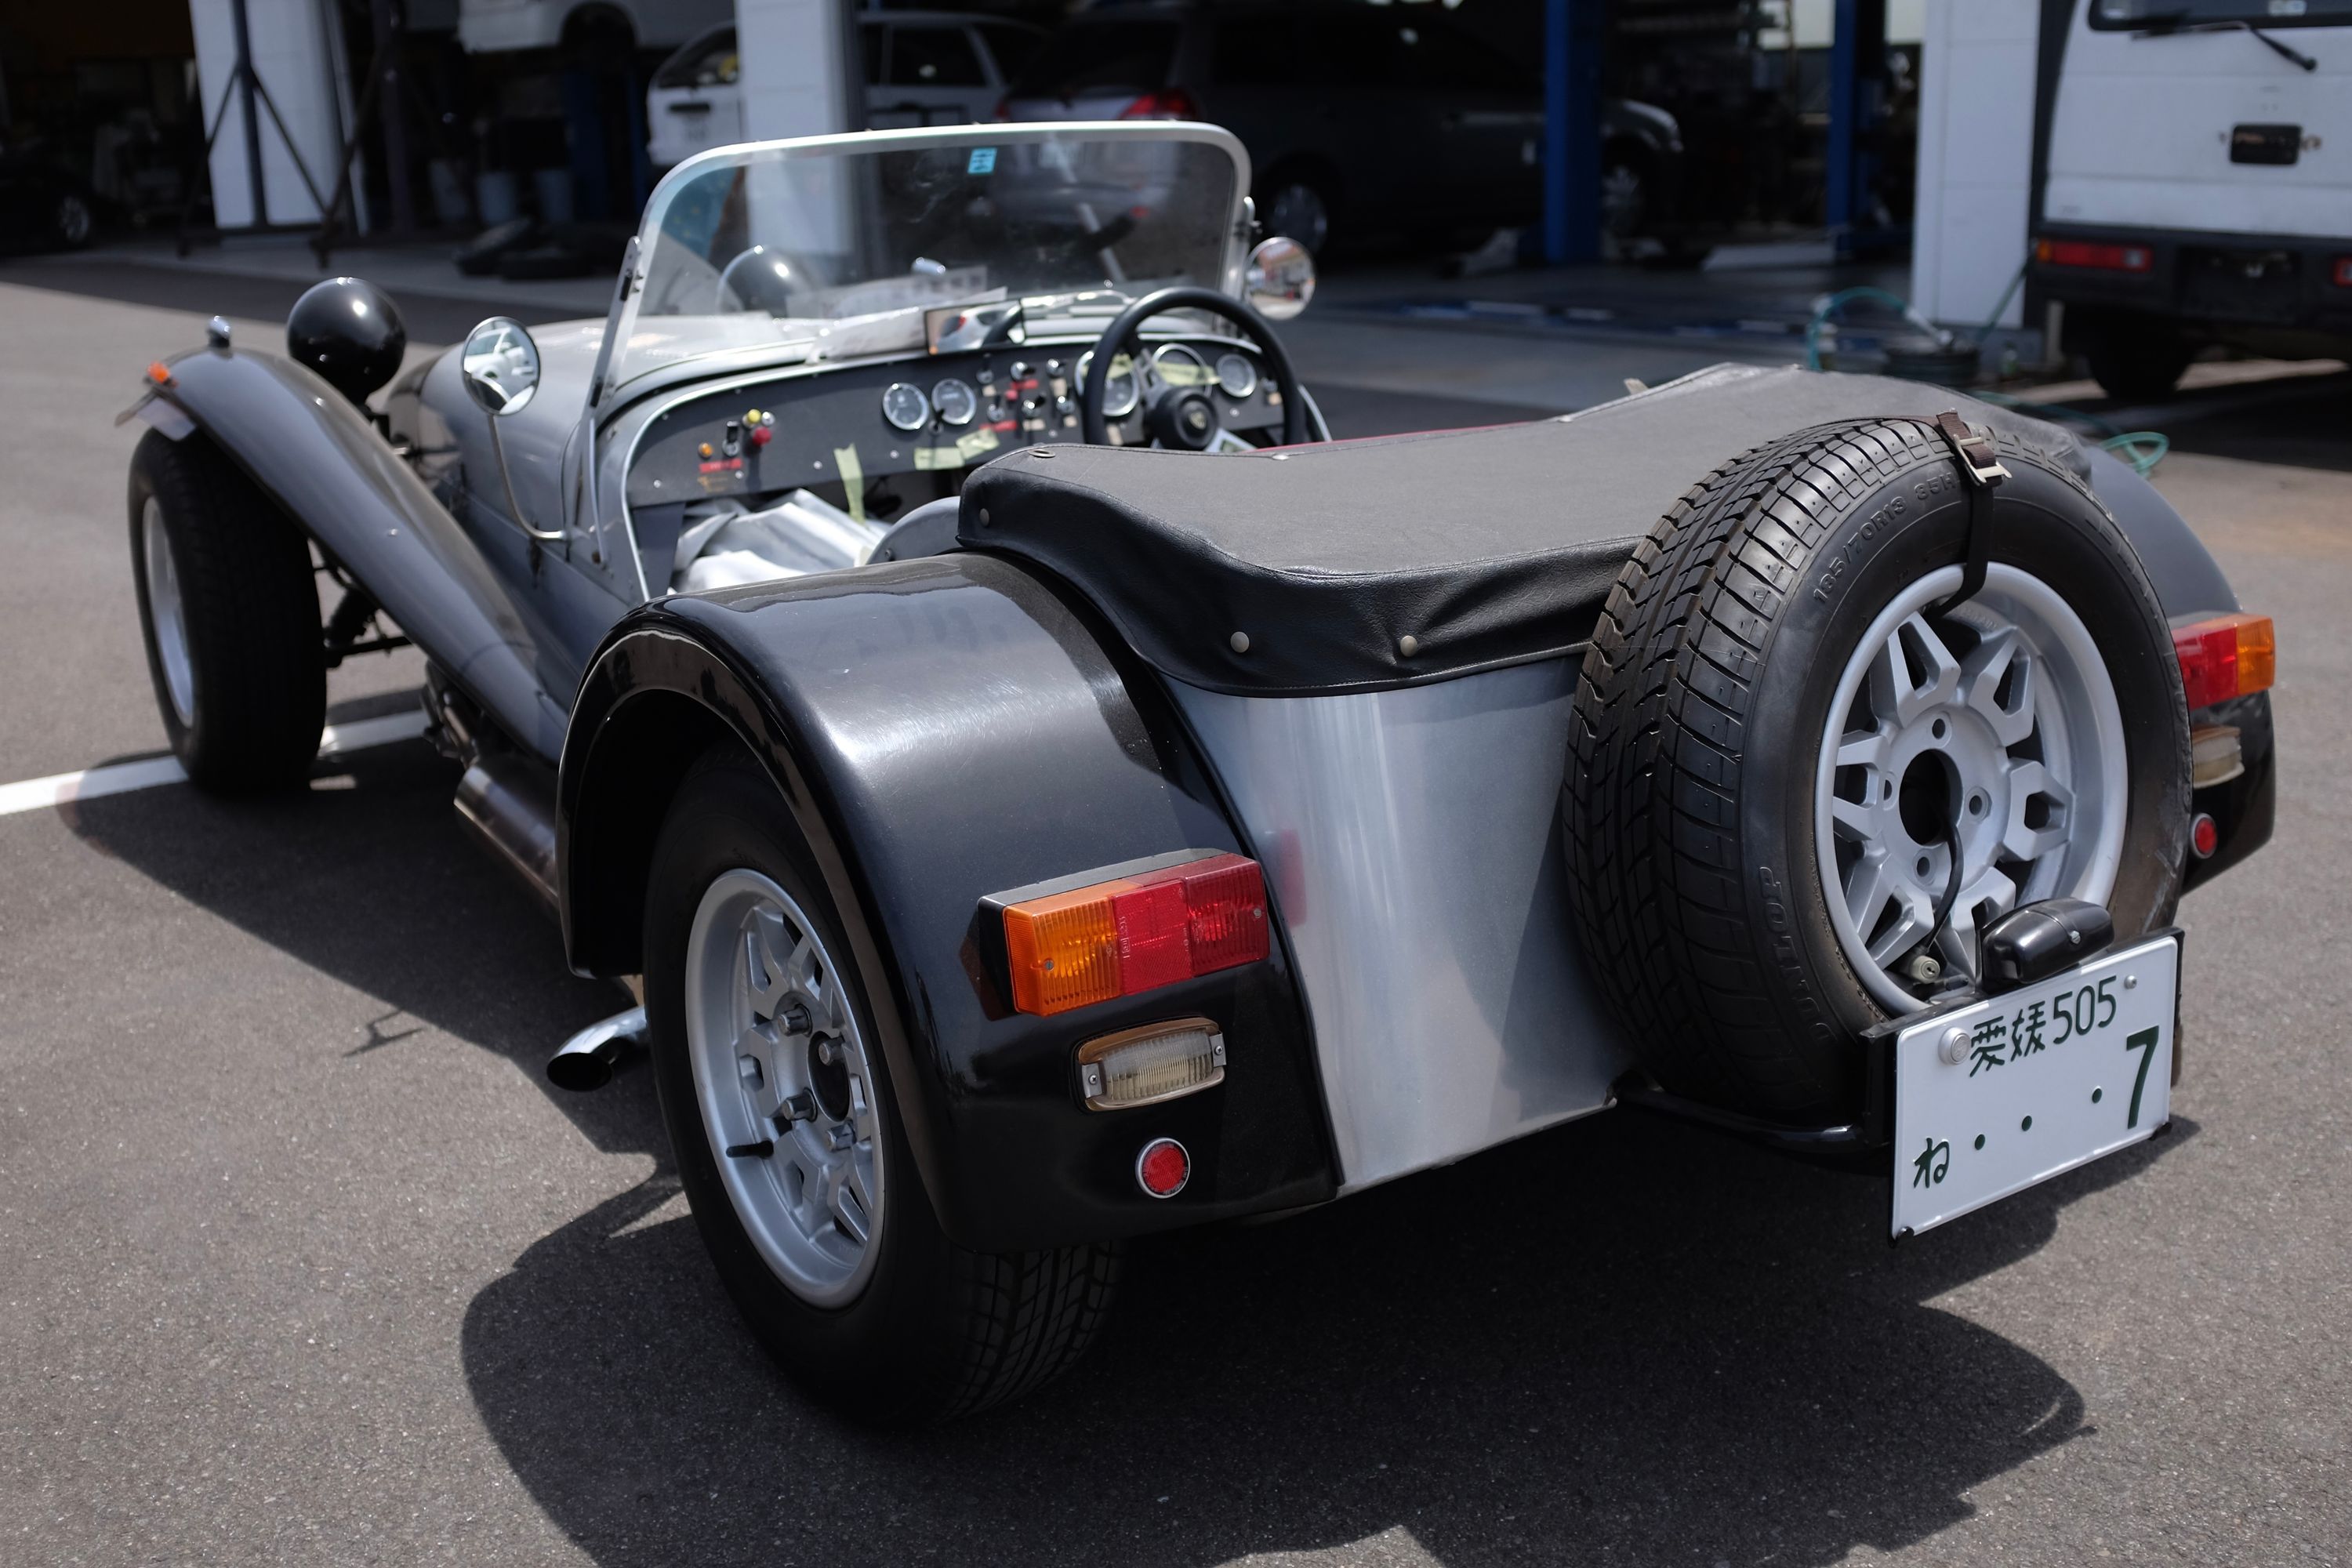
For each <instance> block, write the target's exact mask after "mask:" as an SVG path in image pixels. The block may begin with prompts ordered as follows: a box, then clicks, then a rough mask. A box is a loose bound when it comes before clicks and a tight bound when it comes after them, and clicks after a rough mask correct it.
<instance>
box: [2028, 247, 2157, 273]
mask: <svg viewBox="0 0 2352 1568" xmlns="http://www.w3.org/2000/svg"><path fill="white" fill-rule="evenodd" d="M2033 259H2034V260H2036V261H2039V262H2041V263H2042V264H2043V265H2044V266H2049V267H2088V268H2094V269H2095V270H2097V271H2101V272H2146V271H2147V269H2148V268H2151V267H2153V266H2155V265H2156V253H2155V252H2154V251H2152V250H2150V249H2149V248H2148V247H2147V246H2145V245H2101V244H2097V243H2095V242H2094V241H2091V240H2087V239H2037V240H2035V241H2034V242H2033Z"/></svg>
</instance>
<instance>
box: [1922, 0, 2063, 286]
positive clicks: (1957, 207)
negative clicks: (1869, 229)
mask: <svg viewBox="0 0 2352 1568" xmlns="http://www.w3.org/2000/svg"><path fill="white" fill-rule="evenodd" d="M2040 27H2041V5H2040V4H2039V0H1927V15H1926V16H1925V18H1924V26H1923V27H1922V29H1921V51H1920V84H1919V85H1920V95H1919V169H1918V181H1919V184H1918V198H1917V202H1918V205H1917V209H1916V219H1915V223H1914V233H1913V239H1912V250H1911V302H1912V303H1913V304H1914V305H1916V306H1917V307H1918V309H1919V310H1921V311H1923V312H1924V313H1925V314H1927V316H1928V317H1929V318H1930V319H1932V320H1934V321H1940V322H1944V323H1946V324H1948V325H1960V324H1967V325H1970V326H1981V325H1982V324H1983V323H1984V321H1985V319H1986V318H1987V317H1988V316H1990V314H1991V313H1992V308H1993V303H1994V301H1995V300H1999V299H2000V295H2001V290H2003V289H2006V288H2008V287H2009V281H2010V279H2012V278H2014V277H2016V276H2017V270H2018V268H2020V267H2021V266H2023V265H2024V263H2025V247H2026V242H2027V233H2026V227H2027V225H2028V223H2029V221H2030V220H2031V216H2032V215H2031V211H2030V206H2031V203H2032V190H2033V72H2034V64H2035V59H2036V56H2037V53H2038V47H2039V46H2038V42H2037V38H2038V34H2039V31H2040ZM2023 299H2024V296H2023V292H2022V290H2021V291H2020V292H2019V293H2018V294H2017V295H2015V296H2013V297H2012V298H2011V300H2010V303H2009V306H2008V309H2007V310H2004V311H2003V312H2002V313H2001V319H2000V322H1999V323H1998V324H2000V325H2001V326H2006V327H2014V326H2017V325H2019V324H2021V322H2022V321H2023V319H2024V318H2023V310H2024V305H2023Z"/></svg>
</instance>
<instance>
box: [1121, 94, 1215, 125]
mask: <svg viewBox="0 0 2352 1568" xmlns="http://www.w3.org/2000/svg"><path fill="white" fill-rule="evenodd" d="M1118 117H1119V118H1120V119H1121V120H1198V119H1200V118H1201V107H1200V105H1198V104H1196V103H1194V102H1193V101H1192V94H1191V93H1189V92H1186V91H1185V90H1184V89H1182V88H1181V87H1163V88H1160V89H1156V90H1154V91H1151V92H1147V93H1145V94H1144V95H1143V96H1142V97H1141V98H1139V99H1137V100H1135V101H1134V102H1133V103H1130V104H1129V105H1128V106H1127V107H1126V108H1125V109H1122V110H1119V111H1118Z"/></svg>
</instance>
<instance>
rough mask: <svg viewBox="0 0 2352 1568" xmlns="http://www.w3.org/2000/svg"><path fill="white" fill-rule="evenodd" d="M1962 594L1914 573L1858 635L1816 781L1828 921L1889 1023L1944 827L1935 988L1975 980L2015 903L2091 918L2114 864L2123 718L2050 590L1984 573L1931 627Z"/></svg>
mask: <svg viewBox="0 0 2352 1568" xmlns="http://www.w3.org/2000/svg"><path fill="white" fill-rule="evenodd" d="M1959 584H1960V569H1959V568H1958V567H1957V566H1947V567H1944V568H1942V569H1941V570H1939V571H1936V572H1931V573H1929V574H1927V575H1926V576H1924V577H1921V578H1920V579H1918V580H1917V581H1916V582H1915V583H1913V584H1911V585H1910V586H1909V587H1907V588H1906V589H1904V590H1903V592H1902V593H1901V594H1899V595H1896V596H1895V601H1894V602H1893V603H1892V604H1890V605H1887V606H1886V608H1885V610H1883V611H1881V612H1880V613H1879V616H1878V617H1877V619H1875V620H1874V621H1873V622H1872V623H1871V625H1870V627H1869V629H1868V630H1867V631H1865V632H1864V633H1863V635H1862V639H1861V641H1860V642H1859V643H1858V644H1857V645H1856V646H1855V647H1854V650H1853V655H1852V657H1851V658H1848V659H1847V661H1846V666H1845V670H1844V673H1843V675H1842V676H1841V677H1840V678H1839V680H1838V686H1837V690H1836V692H1835V694H1834V695H1833V697H1832V700H1831V703H1830V717H1829V721H1828V723H1827V725H1826V726H1825V727H1824V728H1823V731H1822V740H1821V751H1820V753H1819V757H1818V760H1817V762H1816V763H1815V767H1814V793H1813V799H1814V811H1813V836H1814V850H1815V854H1816V857H1817V859H1818V863H1819V866H1820V870H1821V877H1822V889H1823V891H1824V893H1825V894H1826V895H1827V898H1826V902H1827V904H1828V907H1829V914H1830V924H1831V926H1832V929H1833V930H1834V931H1836V932H1837V939H1838V946H1839V947H1840V949H1841V950H1842V951H1843V952H1844V954H1845V958H1846V961H1847V962H1848V963H1851V964H1852V965H1853V969H1854V972H1855V973H1857V974H1858V975H1860V976H1861V978H1862V983H1863V984H1864V986H1865V987H1866V988H1867V989H1868V990H1869V992H1870V994H1871V995H1872V996H1873V997H1874V998H1875V999H1876V1000H1877V1001H1878V1003H1879V1004H1880V1005H1882V1006H1885V1007H1886V1008H1888V1009H1889V1010H1891V1011H1893V1012H1896V1013H1906V1012H1912V1011H1915V1010H1916V1009H1918V1008H1919V1007H1921V1006H1922V1005H1924V1003H1923V1002H1922V1001H1921V999H1920V998H1919V997H1918V996H1917V995H1916V994H1914V993H1913V992H1912V991H1911V990H1910V989H1909V988H1907V987H1906V984H1904V982H1903V980H1902V979H1901V978H1899V977H1898V974H1897V971H1896V966H1897V965H1898V964H1906V963H1909V962H1910V961H1911V958H1912V955H1913V952H1914V950H1915V949H1916V948H1917V947H1918V946H1919V945H1920V944H1921V943H1922V942H1925V941H1927V938H1928V935H1929V931H1930V928H1931V926H1932V923H1933V921H1934V918H1935V911H1936V906H1937V902H1938V900H1940V899H1941V897H1942V896H1943V893H1944V891H1945V889H1946V887H1947V885H1948V884H1947V880H1946V879H1947V877H1948V874H1949V872H1950V868H1951V857H1950V852H1949V850H1948V847H1947V846H1946V843H1945V840H1944V833H1945V829H1946V827H1947V826H1949V825H1951V824H1953V823H1954V822H1955V820H1956V819H1957V823H1958V836H1959V848H1960V889H1959V894H1958V899H1957V900H1955V902H1954V904H1953V907H1952V911H1951V915H1950V919H1949V921H1948V923H1947V925H1946V926H1945V927H1944V929H1943V930H1942V931H1941V932H1939V933H1938V934H1937V940H1936V951H1935V954H1934V956H1935V957H1936V959H1937V962H1938V963H1940V964H1941V965H1942V967H1943V970H1944V972H1945V973H1952V972H1954V971H1955V970H1957V971H1958V973H1961V974H1964V975H1968V976H1969V977H1971V978H1973V977H1974V974H1975V971H1976V956H1977V955H1976V938H1977V932H1978V931H1979V930H1980V929H1981V928H1982V927H1983V925H1984V924H1985V923H1986V922H1987V921H1990V920H1991V919H1992V918H1993V917H1994V916H1997V915H2000V914H2002V913H2005V912H2007V911H2008V910H2011V909H2014V908H2016V907H2017V906H2018V905H2019V904H2021V903H2032V902H2034V901H2035V900H2042V899H2049V898H2062V897H2063V898H2075V899H2084V900H2090V901H2091V902H2093V903H2104V902H2105V900H2106V897H2107V894H2108V893H2109V891H2110V890H2112V889H2113V888H2114V887H2115V880H2116V867H2117V865H2118V864H2119V863H2120V861H2121V859H2122V856H2123V837H2124V821H2125V816H2126V784H2127V781H2126V777H2125V753H2124V733H2123V712H2122V710H2121V709H2120V707H2118V705H2117V704H2116V689H2115V682H2114V681H2113V679H2110V678H2109V676H2108V674H2107V667H2106V663H2105V659H2104V658H2101V656H2100V654H2099V649H2098V645H2097V644H2096V643H2095V642H2094V641H2093V640H2092V638H2091V634H2090V631H2089V629H2088V628H2087V627H2085V626H2084V625H2083V621H2082V617H2080V616H2077V615H2075V614H2074V609H2073V608H2072V607H2071V606H2069V605H2067V603H2066V601H2065V600H2064V599H2063V598H2061V597H2060V596H2059V595H2058V593H2057V592H2056V590H2054V589H2053V588H2052V587H2051V586H2050V585H2049V584H2046V583H2044V582H2042V580H2041V579H2040V578H2038V577H2034V576H2032V575H2030V574H2027V573H2024V572H2021V571H2020V570H2018V569H2017V568H2016V567H2014V566H2009V565H2004V564H2000V563H1995V564H1994V565H1992V566H1991V567H1990V569H1989V570H1988V572H1987V574H1986V577H1985V585H1984V587H1983V589H1982V590H1981V591H1979V593H1978V594H1977V595H1976V596H1975V597H1974V598H1972V599H1970V600H1969V602H1968V603H1967V604H1965V605H1960V606H1959V607H1958V609H1956V610H1954V611H1953V612H1952V613H1951V614H1950V616H1948V617H1941V618H1939V619H1940V620H1941V626H1940V627H1939V625H1938V624H1936V623H1931V622H1930V621H1929V620H1928V618H1927V614H1926V612H1927V610H1928V609H1930V608H1931V607H1933V606H1934V605H1935V604H1936V603H1937V601H1939V600H1941V599H1943V598H1945V597H1946V596H1948V595H1950V594H1951V593H1952V592H1953V591H1954V590H1955V589H1957V588H1958V586H1959ZM1951 628H1962V629H1963V630H1964V635H1948V631H1949V630H1950V629H1951ZM1956 646H1957V647H1958V649H1959V650H1960V651H1958V652H1955V651H1954V650H1955V647H1956Z"/></svg>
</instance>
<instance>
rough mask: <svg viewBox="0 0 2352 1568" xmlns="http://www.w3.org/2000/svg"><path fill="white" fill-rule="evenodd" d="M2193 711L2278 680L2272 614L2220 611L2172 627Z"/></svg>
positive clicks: (2174, 647) (2265, 687) (2182, 682)
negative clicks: (2235, 614) (2218, 613)
mask: <svg viewBox="0 0 2352 1568" xmlns="http://www.w3.org/2000/svg"><path fill="white" fill-rule="evenodd" d="M2172 651H2173V653H2174V654H2175V655H2176V656H2178V657H2179V660H2180V685H2181V689H2182V690H2183V691H2184V692H2186V693H2187V695H2188V699H2189V711H2190V712H2192V713H2193V712H2195V711H2196V710H2199V709H2200V708H2210V707H2211V706H2212V705H2213V704H2214V703H2216V702H2227V701H2228V700H2230V699H2231V698H2232V697H2251V696H2252V695H2253V694H2254V693H2255V692H2257V691H2268V690H2269V689H2271V686H2272V684H2273V682H2275V681H2276V680H2277V679H2278V637H2277V634H2276V632H2274V631H2273V629H2272V626H2271V618H2270V617H2269V616H2245V615H2238V616H2213V617H2211V618H2210V619H2208V620H2201V621H2191V622H2189V624H2188V625H2186V626H2175V627H2173V628H2172Z"/></svg>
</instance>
